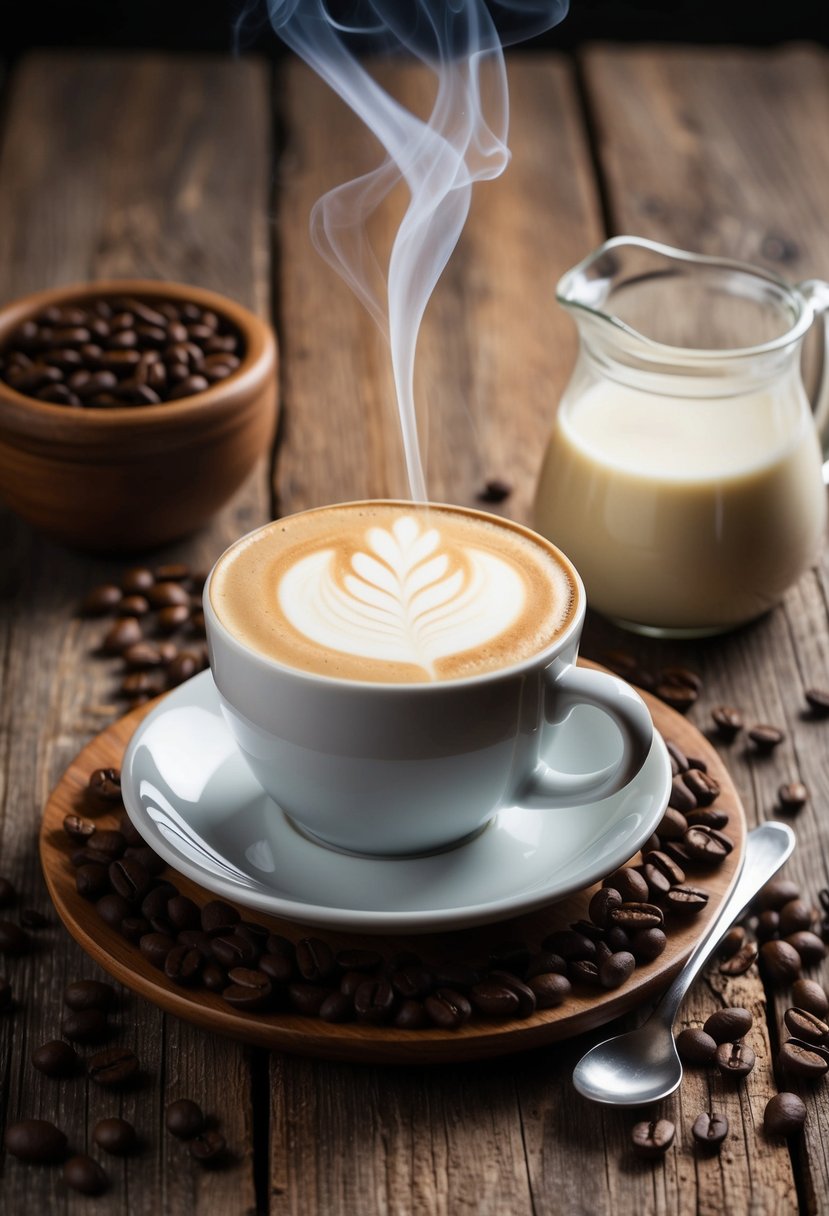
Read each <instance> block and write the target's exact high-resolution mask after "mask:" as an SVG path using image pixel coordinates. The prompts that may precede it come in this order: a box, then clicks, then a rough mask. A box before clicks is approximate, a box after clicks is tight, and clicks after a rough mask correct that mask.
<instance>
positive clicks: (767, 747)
mask: <svg viewBox="0 0 829 1216" xmlns="http://www.w3.org/2000/svg"><path fill="white" fill-rule="evenodd" d="M748 737H749V739H750V740H751V742H752V743H753V744H754V747H755V750H756V751H758V752H760V753H761V754H762V755H769V753H770V752H773V751H774V749H775V748H776V747H778V746H779V745H780V744H781V743H782V742H783V740H784V739H785V738H786V736H785V734H784V733H783V731H782V730H780V728H779V727H778V726H770V725H769V724H768V723H766V722H764V723H761V724H758V725H757V726H752V728H751V730H750V731H749V732H748Z"/></svg>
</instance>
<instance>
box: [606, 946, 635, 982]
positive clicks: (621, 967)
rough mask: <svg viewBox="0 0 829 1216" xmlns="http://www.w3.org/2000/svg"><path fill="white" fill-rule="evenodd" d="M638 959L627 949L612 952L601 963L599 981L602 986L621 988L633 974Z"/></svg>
mask: <svg viewBox="0 0 829 1216" xmlns="http://www.w3.org/2000/svg"><path fill="white" fill-rule="evenodd" d="M635 966H636V959H635V958H634V957H633V955H632V954H630V953H628V951H626V950H620V951H618V952H617V953H616V954H611V956H610V958H606V959H605V960H604V962H603V963H601V964H600V965H599V983H600V984H601V986H602V988H608V989H613V988H621V986H622V984H624V983H626V982H627V980H629V979H630V977H631V975H632V974H633V970H634V968H635Z"/></svg>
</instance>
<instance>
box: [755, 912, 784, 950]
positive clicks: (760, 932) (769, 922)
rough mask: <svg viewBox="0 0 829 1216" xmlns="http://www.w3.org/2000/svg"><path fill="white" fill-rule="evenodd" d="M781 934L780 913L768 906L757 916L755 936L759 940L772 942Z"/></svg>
mask: <svg viewBox="0 0 829 1216" xmlns="http://www.w3.org/2000/svg"><path fill="white" fill-rule="evenodd" d="M779 934H780V913H779V912H775V911H774V909H773V908H766V909H765V911H763V912H761V913H760V915H759V916H758V917H757V926H756V929H755V936H756V937H757V940H758V942H770V941H771V939H772V938H773V937H778V936H779Z"/></svg>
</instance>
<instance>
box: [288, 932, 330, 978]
mask: <svg viewBox="0 0 829 1216" xmlns="http://www.w3.org/2000/svg"><path fill="white" fill-rule="evenodd" d="M296 962H297V967H298V968H299V973H300V975H301V976H302V978H303V979H305V980H309V981H312V982H313V983H322V982H324V981H325V980H326V979H328V978H329V976H331V975H332V974H333V973H334V971H335V970H336V965H335V962H334V953H333V951H332V949H331V947H330V946H329V945H328V943H327V942H324V941H322V940H321V939H320V938H318V937H304V938H302V939H301V940H300V941H298V942H297V945H296Z"/></svg>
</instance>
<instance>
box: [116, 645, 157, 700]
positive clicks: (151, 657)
mask: <svg viewBox="0 0 829 1216" xmlns="http://www.w3.org/2000/svg"><path fill="white" fill-rule="evenodd" d="M121 658H122V659H123V660H124V662H125V663H126V665H127V667H129V668H130V669H131V670H132V671H144V670H148V669H150V668H153V667H160V666H161V664H162V663H163V661H164V660H163V658H162V655H161V650H160V649H159V647H158V646H156V645H155V643H154V642H134V643H133V645H132V646H127V647H126V649H125V650H123V651H122V652H121ZM121 687H122V688H123V683H122V685H121ZM146 687H148V688H149V687H151V685H150V684H149V683H147V685H146ZM124 691H129V690H128V689H124ZM136 691H140V689H137V690H136Z"/></svg>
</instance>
